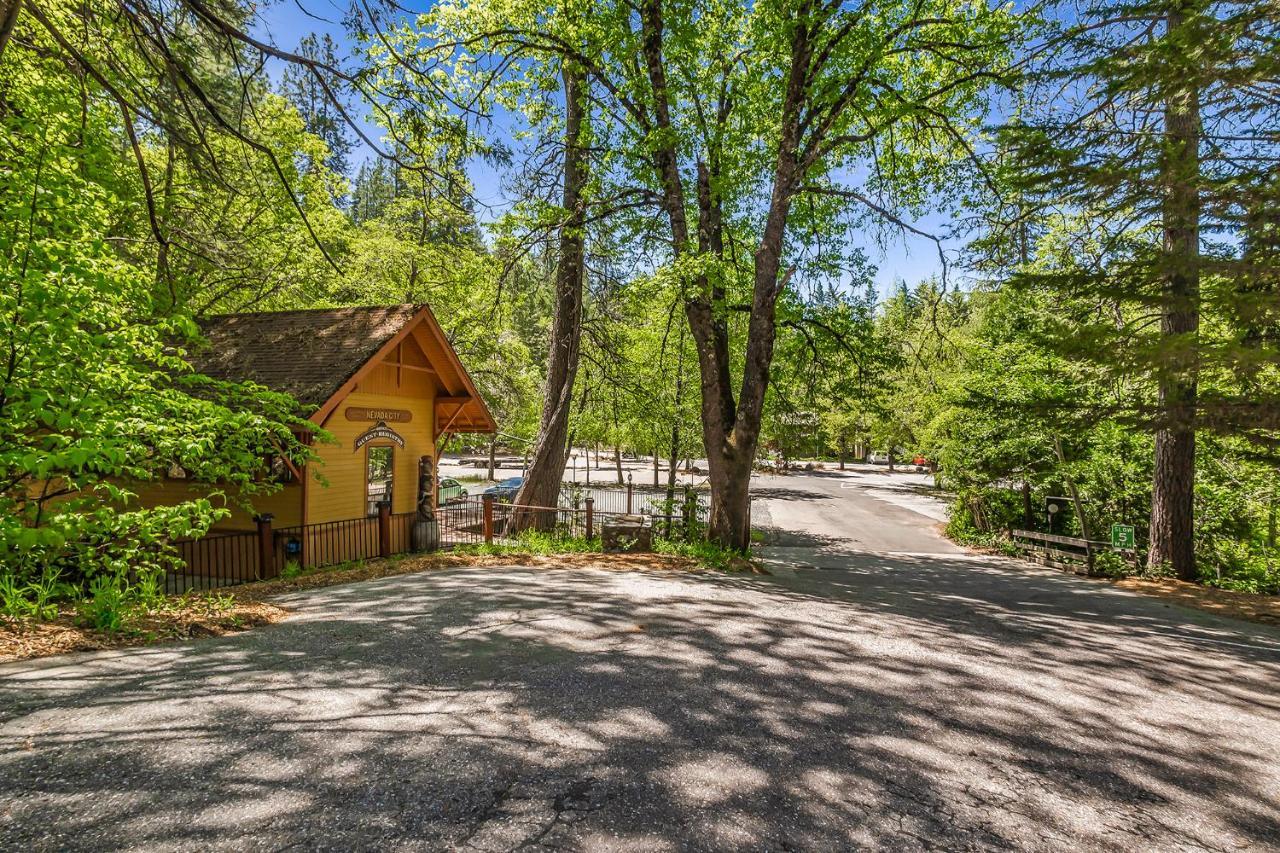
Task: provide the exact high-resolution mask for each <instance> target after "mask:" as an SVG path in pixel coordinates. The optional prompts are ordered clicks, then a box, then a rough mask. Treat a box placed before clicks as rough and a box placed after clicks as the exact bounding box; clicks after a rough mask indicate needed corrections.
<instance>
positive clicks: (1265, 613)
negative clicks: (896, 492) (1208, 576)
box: [958, 543, 1280, 625]
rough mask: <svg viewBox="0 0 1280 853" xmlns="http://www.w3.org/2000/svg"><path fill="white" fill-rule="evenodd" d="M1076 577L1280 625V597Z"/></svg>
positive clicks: (1169, 582)
mask: <svg viewBox="0 0 1280 853" xmlns="http://www.w3.org/2000/svg"><path fill="white" fill-rule="evenodd" d="M958 544H960V545H961V547H963V548H965V549H967V550H968V551H969V552H970V553H973V554H990V555H992V556H996V557H1006V558H1008V559H1011V560H1017V561H1018V562H1027V565H1030V566H1035V565H1038V564H1036V563H1032V562H1028V561H1023V560H1019V559H1018V558H1017V557H1009V555H1008V554H1005V553H1003V552H1001V551H999V550H997V549H995V548H984V547H979V546H974V545H966V544H963V543H958ZM1076 577H1079V578H1082V579H1085V580H1091V581H1097V582H1098V583H1109V584H1111V585H1112V586H1117V587H1119V588H1120V589H1127V590H1129V591H1130V592H1138V593H1142V594H1143V595H1150V596H1154V597H1155V598H1163V599H1165V600H1166V601H1171V602H1173V603H1174V604H1178V605H1180V606H1182V607H1190V608H1192V609H1193V610H1203V611H1205V612H1207V613H1215V614H1217V615H1218V616H1228V617H1230V618H1232V619H1242V620H1244V621H1245V622H1257V623H1258V624H1260V625H1280V596H1277V595H1258V594H1256V593H1252V592H1235V591H1234V590H1229V589H1218V588H1217V587H1213V586H1204V585H1203V584H1198V583H1192V582H1190V581H1181V580H1178V579H1176V578H1139V577H1131V578H1103V577H1095V578H1091V577H1086V576H1085V575H1076Z"/></svg>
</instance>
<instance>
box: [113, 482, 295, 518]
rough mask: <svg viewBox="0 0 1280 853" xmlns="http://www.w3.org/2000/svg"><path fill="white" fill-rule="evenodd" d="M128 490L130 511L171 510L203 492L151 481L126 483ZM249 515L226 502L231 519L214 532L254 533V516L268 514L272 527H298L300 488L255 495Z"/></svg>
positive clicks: (188, 486) (216, 502)
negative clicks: (146, 509) (142, 509)
mask: <svg viewBox="0 0 1280 853" xmlns="http://www.w3.org/2000/svg"><path fill="white" fill-rule="evenodd" d="M128 488H129V489H130V490H131V491H133V492H135V493H137V495H138V497H137V499H136V500H134V501H131V502H130V504H129V506H130V508H133V509H136V508H137V507H139V506H144V507H152V506H172V505H174V504H177V503H181V502H182V501H187V500H191V499H192V498H198V497H203V496H205V495H207V494H208V492H207V491H204V490H198V489H194V488H192V486H191V484H190V483H188V482H186V481H184V480H152V481H150V482H145V483H130V484H129V486H128ZM250 500H251V502H252V504H253V512H249V511H248V510H245V509H242V508H241V507H240V506H239V505H237V504H236V503H234V502H232V501H230V500H227V502H226V504H225V506H226V507H227V508H228V509H230V510H231V515H230V516H229V517H227V518H225V519H223V520H222V521H220V522H218V523H217V524H215V525H214V528H213V529H214V530H255V529H256V528H257V524H256V523H255V522H254V520H253V517H254V516H255V515H257V514H258V513H264V512H269V513H271V514H272V515H273V516H275V518H274V519H273V520H272V522H271V523H272V525H274V526H275V527H288V526H291V525H295V524H301V523H302V486H301V484H299V483H296V482H295V483H287V484H285V485H284V486H283V487H282V488H281V489H280V490H279V491H278V492H276V493H275V494H271V495H257V496H255V497H253V498H251V499H250ZM213 501H214V505H215V506H222V505H224V504H223V503H222V499H221V498H213Z"/></svg>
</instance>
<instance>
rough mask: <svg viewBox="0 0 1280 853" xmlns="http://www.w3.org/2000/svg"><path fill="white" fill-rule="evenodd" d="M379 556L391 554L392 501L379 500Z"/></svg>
mask: <svg viewBox="0 0 1280 853" xmlns="http://www.w3.org/2000/svg"><path fill="white" fill-rule="evenodd" d="M378 556H379V557H390V556H391V501H379V502H378Z"/></svg>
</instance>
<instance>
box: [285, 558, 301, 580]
mask: <svg viewBox="0 0 1280 853" xmlns="http://www.w3.org/2000/svg"><path fill="white" fill-rule="evenodd" d="M300 574H302V566H301V565H299V563H298V561H297V560H289V561H288V562H287V563H285V564H284V568H283V569H281V570H280V577H282V578H284V579H285V580H292V579H293V578H296V577H297V576H298V575H300Z"/></svg>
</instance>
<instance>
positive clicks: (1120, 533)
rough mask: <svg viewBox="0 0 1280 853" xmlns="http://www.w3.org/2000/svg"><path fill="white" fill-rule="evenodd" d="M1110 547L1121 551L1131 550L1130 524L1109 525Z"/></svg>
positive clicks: (1131, 529) (1131, 532) (1131, 528)
mask: <svg viewBox="0 0 1280 853" xmlns="http://www.w3.org/2000/svg"><path fill="white" fill-rule="evenodd" d="M1111 547H1112V548H1119V549H1120V550H1121V551H1132V550H1133V525H1132V524H1113V525H1111Z"/></svg>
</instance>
